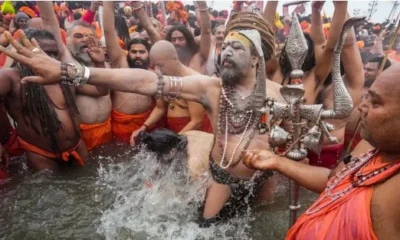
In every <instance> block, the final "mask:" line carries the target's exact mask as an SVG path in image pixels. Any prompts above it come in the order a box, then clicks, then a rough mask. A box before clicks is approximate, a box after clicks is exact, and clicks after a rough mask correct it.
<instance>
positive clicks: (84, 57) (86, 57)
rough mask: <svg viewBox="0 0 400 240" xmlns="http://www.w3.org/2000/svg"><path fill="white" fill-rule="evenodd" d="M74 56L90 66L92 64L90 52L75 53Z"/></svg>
mask: <svg viewBox="0 0 400 240" xmlns="http://www.w3.org/2000/svg"><path fill="white" fill-rule="evenodd" d="M73 56H74V58H75V59H76V60H77V61H78V62H81V63H83V64H85V66H89V65H91V64H92V59H91V58H90V57H89V54H87V53H78V54H73Z"/></svg>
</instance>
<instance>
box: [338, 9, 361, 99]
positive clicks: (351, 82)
mask: <svg viewBox="0 0 400 240" xmlns="http://www.w3.org/2000/svg"><path fill="white" fill-rule="evenodd" d="M347 18H348V15H347ZM341 60H342V63H343V67H344V72H345V77H344V78H343V80H344V83H345V84H346V87H347V90H348V91H349V93H350V95H351V97H352V99H353V106H358V104H359V103H360V100H361V92H362V87H363V85H364V67H363V63H362V60H361V55H360V50H359V49H358V46H357V41H356V35H355V33H354V29H351V30H350V31H349V32H348V34H347V37H346V40H345V42H344V45H343V49H342V53H341Z"/></svg>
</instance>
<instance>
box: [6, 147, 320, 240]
mask: <svg viewBox="0 0 400 240" xmlns="http://www.w3.org/2000/svg"><path fill="white" fill-rule="evenodd" d="M126 149H127V147H126V146H120V145H109V146H106V147H104V148H102V149H97V150H96V152H94V154H93V156H94V157H93V159H92V160H90V161H88V162H87V163H86V166H85V167H84V168H76V169H75V168H74V169H69V170H67V171H63V172H62V173H56V174H53V173H51V172H48V171H44V172H39V173H36V174H31V173H28V172H27V171H26V170H24V167H23V164H20V165H18V166H14V168H16V169H17V170H16V171H14V172H17V173H15V176H13V178H12V179H11V180H9V181H7V182H5V183H2V184H1V185H0V201H1V205H0V239H7V240H8V239H18V240H19V239H43V240H44V239H126V240H128V239H131V240H142V239H143V240H144V239H146V240H147V239H149V240H153V239H154V240H156V239H171V240H172V239H173V240H175V239H176V240H177V239H185V240H186V239H188V240H191V239H196V240H197V239H199V240H203V239H204V240H206V239H240V240H242V239H243V240H245V239H254V240H261V239H262V240H268V239H274V240H275V239H283V237H284V235H285V233H286V231H287V227H288V222H289V212H288V210H287V204H288V196H287V194H288V189H287V182H288V181H287V180H286V179H284V178H283V177H281V178H280V184H279V186H278V188H277V192H276V198H275V201H274V203H272V204H268V205H265V206H259V207H256V208H255V209H254V212H256V213H255V214H250V215H249V216H244V217H243V216H242V217H238V218H236V219H233V220H231V221H230V222H228V223H226V224H221V225H218V226H213V227H210V228H206V229H203V228H199V227H198V226H197V224H195V223H194V222H193V220H194V218H195V216H196V214H197V208H198V207H199V204H200V202H201V201H202V200H203V198H204V193H205V188H206V186H207V181H208V178H207V177H206V176H205V177H204V179H203V180H201V181H198V182H195V183H193V182H191V181H190V180H189V179H188V178H187V174H186V167H185V164H184V162H183V161H179V159H178V160H175V161H174V162H173V163H172V164H171V165H170V166H168V167H167V166H161V165H160V164H159V163H158V162H157V161H156V160H155V157H154V156H153V155H152V154H149V153H146V152H139V153H138V154H137V155H135V156H132V153H131V152H130V151H127V150H126ZM14 170H15V169H14ZM156 172H157V174H156ZM150 179H151V181H150ZM300 196H301V203H302V206H303V207H305V206H308V205H309V204H310V203H311V202H312V201H313V200H314V199H315V197H316V195H315V194H312V193H310V192H308V191H305V190H302V191H301V194H300ZM303 210H304V209H303Z"/></svg>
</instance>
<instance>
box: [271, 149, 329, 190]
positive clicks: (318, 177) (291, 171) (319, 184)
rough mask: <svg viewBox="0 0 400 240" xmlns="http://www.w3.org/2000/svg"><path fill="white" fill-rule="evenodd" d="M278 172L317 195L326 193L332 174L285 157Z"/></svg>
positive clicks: (326, 169) (327, 170)
mask: <svg viewBox="0 0 400 240" xmlns="http://www.w3.org/2000/svg"><path fill="white" fill-rule="evenodd" d="M276 170H277V171H278V172H279V173H281V174H283V175H285V176H286V177H288V178H290V179H291V180H293V181H295V182H297V183H298V184H299V185H301V186H303V187H305V188H307V189H309V190H311V191H313V192H317V193H321V192H322V191H324V189H325V188H326V185H327V183H328V180H329V174H330V173H331V170H330V169H328V168H322V167H314V166H310V165H308V164H304V163H300V162H296V161H293V160H289V159H287V158H285V157H281V158H280V159H279V160H278V164H277V168H276Z"/></svg>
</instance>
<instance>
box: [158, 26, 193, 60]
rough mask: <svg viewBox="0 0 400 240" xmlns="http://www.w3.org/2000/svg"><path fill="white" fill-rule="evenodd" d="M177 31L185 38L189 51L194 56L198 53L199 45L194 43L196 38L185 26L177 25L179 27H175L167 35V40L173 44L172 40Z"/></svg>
mask: <svg viewBox="0 0 400 240" xmlns="http://www.w3.org/2000/svg"><path fill="white" fill-rule="evenodd" d="M175 31H179V32H181V33H182V34H183V36H184V37H185V39H186V43H187V46H188V48H189V50H190V51H191V52H192V53H193V54H194V53H196V52H197V45H196V42H195V41H194V37H193V35H192V33H191V32H190V31H189V29H187V27H186V26H185V25H182V24H180V25H177V26H173V27H172V28H171V29H170V30H169V31H168V33H167V35H166V36H165V40H167V41H168V42H171V38H172V33H173V32H175Z"/></svg>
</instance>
